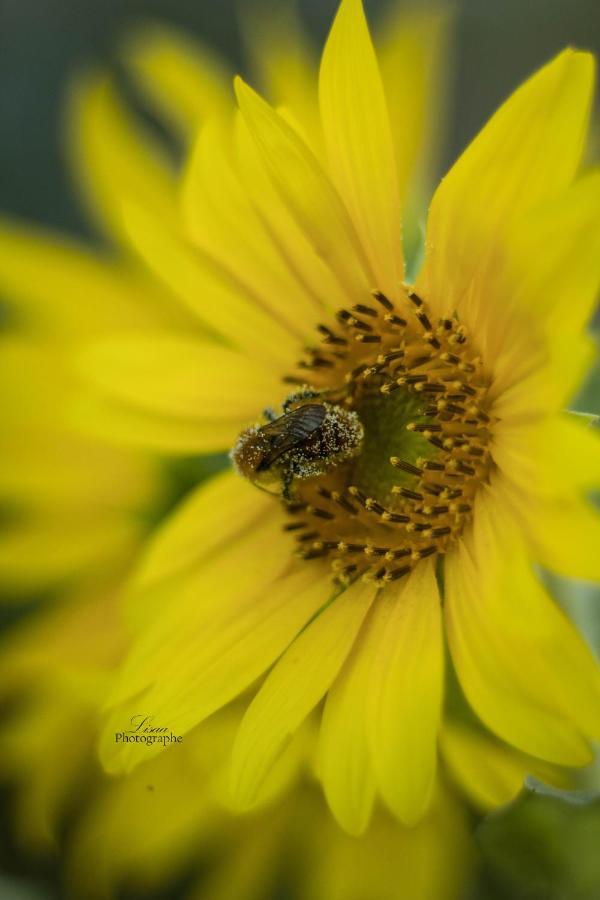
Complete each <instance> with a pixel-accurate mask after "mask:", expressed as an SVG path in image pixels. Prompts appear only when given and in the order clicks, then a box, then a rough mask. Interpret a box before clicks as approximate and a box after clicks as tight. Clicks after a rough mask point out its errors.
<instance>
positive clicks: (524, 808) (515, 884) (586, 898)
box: [476, 778, 600, 900]
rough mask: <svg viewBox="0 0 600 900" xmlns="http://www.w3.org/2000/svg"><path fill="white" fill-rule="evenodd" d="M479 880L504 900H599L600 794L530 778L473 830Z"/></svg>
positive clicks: (495, 895) (494, 894)
mask: <svg viewBox="0 0 600 900" xmlns="http://www.w3.org/2000/svg"><path fill="white" fill-rule="evenodd" d="M476 837H477V841H478V843H479V845H480V847H481V851H482V854H483V859H484V864H485V872H484V880H485V883H486V885H487V888H486V890H488V891H489V886H490V884H493V886H494V890H493V896H494V897H498V898H504V897H506V898H507V900H508V898H510V900H525V898H527V900H598V898H599V897H600V853H599V848H600V796H598V795H597V794H591V793H588V792H585V791H559V790H557V789H555V788H550V787H547V786H546V785H543V784H541V782H539V781H537V780H535V779H533V778H529V779H528V780H527V783H526V785H525V787H524V789H523V791H522V792H521V794H520V795H519V797H517V799H516V800H515V801H514V802H513V803H511V804H510V805H509V806H506V807H505V808H504V809H502V810H499V811H498V812H496V813H493V814H492V815H490V816H488V817H487V818H486V819H484V820H483V822H482V823H481V824H480V825H479V827H478V828H477V831H476Z"/></svg>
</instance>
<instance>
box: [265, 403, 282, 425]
mask: <svg viewBox="0 0 600 900" xmlns="http://www.w3.org/2000/svg"><path fill="white" fill-rule="evenodd" d="M262 414H263V418H264V419H266V420H267V422H274V421H275V420H276V419H278V418H279V416H278V415H277V413H276V412H275V410H274V409H273V407H272V406H267V408H266V409H263V411H262Z"/></svg>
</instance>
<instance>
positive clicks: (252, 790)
mask: <svg viewBox="0 0 600 900" xmlns="http://www.w3.org/2000/svg"><path fill="white" fill-rule="evenodd" d="M375 593H376V588H375V587H374V586H373V585H367V584H363V583H362V582H357V583H356V584H354V585H353V586H352V587H350V588H348V589H347V590H346V591H345V592H344V593H343V594H342V595H341V596H339V597H337V598H336V599H335V600H334V601H333V602H332V603H331V604H330V605H329V606H328V607H327V608H326V609H325V610H324V611H323V612H322V613H321V614H320V615H319V616H318V617H317V618H316V619H315V620H314V621H313V622H312V623H311V624H310V625H309V626H308V627H307V628H305V630H304V631H303V632H302V633H301V634H300V636H299V637H298V638H297V639H296V640H295V641H294V643H293V644H292V645H291V647H289V648H288V650H287V651H286V653H285V654H284V655H283V656H282V658H281V659H280V660H279V662H278V663H277V665H276V666H275V668H274V669H273V670H272V672H271V673H270V674H269V676H268V678H267V680H266V681H265V683H264V684H263V686H262V688H261V689H260V691H259V692H258V694H257V695H256V697H255V698H254V700H253V701H252V703H251V704H250V706H249V708H248V711H247V713H246V715H245V716H244V719H243V720H242V724H241V726H240V730H239V732H238V736H237V738H236V741H235V744H234V749H233V759H232V773H231V788H232V796H233V798H234V802H235V803H236V805H238V806H239V807H241V808H247V807H250V806H252V805H253V803H254V799H255V796H256V793H257V791H258V790H259V788H260V785H261V783H262V781H263V779H264V778H265V775H266V773H267V772H268V770H269V768H270V766H271V764H272V762H273V761H274V760H275V759H276V758H277V756H278V754H279V753H280V752H281V750H282V748H283V746H284V744H285V742H286V740H289V738H290V737H291V735H293V734H294V732H295V731H296V729H297V728H298V727H299V726H300V725H301V724H302V722H303V721H304V719H305V718H306V716H307V715H308V713H309V712H310V711H311V710H312V709H313V707H314V706H315V705H316V704H317V703H318V702H319V700H320V699H321V698H322V696H323V695H324V694H325V693H326V691H327V690H328V688H329V686H330V684H331V682H332V681H333V679H334V678H335V676H336V675H337V673H338V671H339V669H340V667H341V665H342V664H343V662H344V659H345V658H346V656H347V655H348V653H349V652H350V649H351V647H352V644H353V643H354V640H355V638H356V635H357V633H358V630H359V628H360V626H361V623H362V621H363V619H364V617H365V615H366V613H367V611H368V609H369V606H370V605H371V603H372V601H373V598H374V596H375ZM321 596H322V597H323V599H326V595H323V594H322V595H321Z"/></svg>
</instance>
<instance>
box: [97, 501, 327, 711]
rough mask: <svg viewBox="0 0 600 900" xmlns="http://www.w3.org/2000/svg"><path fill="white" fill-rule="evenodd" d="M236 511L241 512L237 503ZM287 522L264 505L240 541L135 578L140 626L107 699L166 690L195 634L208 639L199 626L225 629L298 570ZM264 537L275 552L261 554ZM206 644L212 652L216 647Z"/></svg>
mask: <svg viewBox="0 0 600 900" xmlns="http://www.w3.org/2000/svg"><path fill="white" fill-rule="evenodd" d="M231 514H232V515H233V516H235V507H233V508H232V510H231ZM281 524H282V523H281V516H280V515H278V512H277V510H273V509H270V510H266V511H265V513H264V515H263V516H262V518H261V520H260V522H259V523H257V524H256V525H255V527H254V528H253V529H252V530H251V531H246V532H245V533H243V534H242V535H240V536H239V537H238V539H237V540H236V541H231V542H229V541H227V540H225V541H223V542H220V543H219V545H218V546H217V547H216V548H215V549H214V550H213V552H212V554H211V555H210V556H209V558H208V559H202V557H200V558H199V560H198V562H197V563H196V565H194V566H192V567H191V568H186V569H183V570H181V571H180V572H178V573H177V574H175V575H173V576H171V577H170V578H168V579H164V580H163V581H161V582H158V583H157V584H156V585H151V586H150V587H149V588H147V589H146V590H140V591H135V585H134V592H133V595H132V597H131V599H130V612H131V619H132V624H133V627H134V629H135V631H136V632H138V634H137V638H136V642H135V645H134V646H133V647H132V651H131V653H130V655H129V657H128V658H127V660H126V661H125V663H124V664H123V666H122V668H121V671H120V673H119V678H118V679H117V681H116V683H115V687H114V690H113V692H112V693H111V697H110V698H109V705H115V704H117V703H120V702H121V701H123V700H125V699H127V698H128V697H131V696H133V695H134V694H135V693H136V692H138V691H141V690H143V689H144V688H148V687H150V686H151V685H154V684H158V689H159V690H161V691H169V690H171V689H172V688H173V685H174V680H175V679H176V678H177V679H179V676H180V675H182V679H183V680H184V678H185V675H184V674H183V669H184V657H185V665H186V666H191V667H192V669H193V668H194V665H195V661H194V653H195V652H196V651H194V652H192V653H190V652H189V651H188V649H186V648H188V647H189V644H190V643H191V642H190V635H194V636H196V637H197V639H198V640H199V641H202V640H203V633H202V634H201V633H200V631H201V630H202V629H205V628H208V627H210V628H211V629H212V631H213V632H214V633H216V634H217V637H220V634H221V631H224V630H225V629H226V628H230V627H234V626H235V619H236V616H241V615H242V612H243V610H244V609H245V606H246V604H248V603H250V600H251V599H253V598H254V597H255V596H261V595H262V594H263V593H264V592H265V591H266V590H267V589H268V588H269V587H270V586H271V584H272V583H273V582H274V581H275V580H277V579H278V578H279V577H281V576H283V575H286V574H290V572H291V571H295V569H293V570H292V569H291V568H290V558H289V544H288V542H287V541H286V540H285V539H284V535H283V534H282V532H281ZM265 544H266V545H268V546H270V547H271V552H270V553H269V554H268V555H267V554H264V553H263V554H262V555H260V549H261V547H264V546H265ZM223 571H227V572H231V573H232V576H231V577H230V578H227V579H224V578H223ZM313 574H314V572H313ZM169 598H171V599H170V602H168V601H169ZM173 598H176V599H173ZM198 598H201V601H200V600H199V599H198ZM144 602H145V603H146V609H147V611H148V612H149V613H150V614H151V621H150V622H148V617H146V619H145V620H142V617H141V615H140V608H141V606H142V605H143V603H144ZM258 614H260V609H259V610H258ZM205 649H206V652H211V650H210V647H208V648H205ZM203 652H204V651H203ZM173 659H177V660H178V666H177V667H176V669H175V670H174V671H172V672H171V673H170V677H169V678H167V679H163V678H162V674H161V673H162V666H163V665H168V664H169V661H170V660H171V661H172V660H173ZM180 680H181V679H180ZM163 682H165V683H163ZM184 691H185V688H184ZM174 712H176V711H174V710H172V711H171V713H174Z"/></svg>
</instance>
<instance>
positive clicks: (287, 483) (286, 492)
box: [281, 471, 294, 503]
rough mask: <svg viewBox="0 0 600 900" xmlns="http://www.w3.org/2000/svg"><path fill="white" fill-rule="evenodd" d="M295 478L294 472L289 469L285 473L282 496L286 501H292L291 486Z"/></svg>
mask: <svg viewBox="0 0 600 900" xmlns="http://www.w3.org/2000/svg"><path fill="white" fill-rule="evenodd" d="M293 480H294V475H293V473H292V472H290V471H287V472H284V473H283V483H282V486H281V497H282V499H283V500H285V502H286V503H291V502H292V495H291V493H290V488H291V486H292V481H293Z"/></svg>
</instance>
